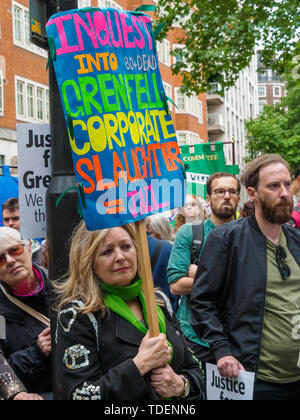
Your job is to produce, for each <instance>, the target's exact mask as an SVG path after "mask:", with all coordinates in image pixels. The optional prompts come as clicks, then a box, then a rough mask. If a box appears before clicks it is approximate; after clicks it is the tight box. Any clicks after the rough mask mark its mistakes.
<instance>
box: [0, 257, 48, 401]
mask: <svg viewBox="0 0 300 420" xmlns="http://www.w3.org/2000/svg"><path fill="white" fill-rule="evenodd" d="M34 267H35V268H36V269H38V270H39V272H40V273H41V275H42V278H43V282H44V287H43V289H42V290H41V291H40V293H39V294H38V295H36V296H30V297H24V298H20V297H18V299H19V300H20V301H22V302H24V303H25V304H26V305H28V306H30V307H31V308H33V309H35V310H36V311H38V312H40V313H42V314H43V315H46V316H48V299H47V274H46V272H45V271H44V270H43V269H42V268H41V267H39V266H37V265H35V264H34ZM1 284H2V286H4V287H5V288H6V290H7V291H8V292H9V288H8V287H7V285H6V284H5V283H1ZM0 315H3V316H4V317H5V320H6V339H5V340H4V341H1V340H0V348H1V349H2V350H3V354H4V356H5V357H6V358H7V360H8V363H9V364H10V366H11V368H12V369H13V370H14V372H15V374H16V375H17V377H18V378H19V379H20V380H21V381H22V383H23V384H24V385H25V387H26V389H27V390H28V392H32V393H43V392H49V391H51V389H52V382H51V365H50V359H51V358H50V357H46V356H45V355H44V353H43V352H42V351H41V350H40V348H39V346H38V344H37V339H38V336H39V334H40V333H41V332H42V331H43V330H44V329H45V328H46V326H45V325H44V324H42V323H41V322H40V321H38V320H37V319H35V318H33V317H32V316H31V315H29V314H28V313H27V312H24V311H23V310H22V309H20V308H18V307H17V306H16V305H14V304H13V303H12V302H10V301H9V300H8V299H7V297H6V296H5V295H4V294H3V292H2V291H1V289H0Z"/></svg>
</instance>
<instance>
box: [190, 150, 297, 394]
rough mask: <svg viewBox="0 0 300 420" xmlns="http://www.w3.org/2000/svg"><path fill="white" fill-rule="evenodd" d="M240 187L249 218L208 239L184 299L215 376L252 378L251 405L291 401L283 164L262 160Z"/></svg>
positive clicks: (289, 240)
mask: <svg viewBox="0 0 300 420" xmlns="http://www.w3.org/2000/svg"><path fill="white" fill-rule="evenodd" d="M242 181H243V183H244V185H245V187H246V188H247V191H248V195H249V198H250V199H251V200H252V201H253V202H254V205H255V214H254V215H253V216H251V217H248V218H246V219H241V220H240V221H238V222H236V223H230V224H226V225H222V226H220V227H217V228H216V229H215V230H214V231H213V232H212V233H211V234H210V236H209V237H208V239H207V241H206V244H205V246H204V249H203V253H202V257H201V260H200V264H199V266H198V270H197V273H196V278H195V282H194V285H193V290H192V294H191V322H192V327H193V328H194V330H195V332H196V333H197V335H198V337H200V338H201V339H202V340H206V341H207V342H208V343H209V344H210V349H211V352H212V355H213V356H214V359H215V361H216V363H217V366H218V370H219V372H220V374H221V375H222V376H224V377H235V376H238V374H239V371H240V370H247V371H250V372H254V373H255V374H256V383H255V388H254V399H255V400H271V399H274V400H298V401H299V400H300V353H299V351H300V334H299V330H300V322H299V320H300V232H299V231H298V230H297V229H293V228H292V227H290V226H289V225H287V224H286V223H287V222H288V221H289V219H290V217H291V213H292V209H293V197H292V189H291V185H292V179H291V173H290V169H289V165H288V164H287V162H286V161H285V160H284V159H283V158H282V157H281V156H279V155H263V156H261V157H259V158H257V159H256V160H254V161H253V162H251V163H250V164H248V165H247V167H246V169H245V172H244V174H243V177H242ZM212 250H213V252H212Z"/></svg>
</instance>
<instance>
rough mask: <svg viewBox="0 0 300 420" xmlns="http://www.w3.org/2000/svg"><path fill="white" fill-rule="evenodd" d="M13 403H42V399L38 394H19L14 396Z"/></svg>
mask: <svg viewBox="0 0 300 420" xmlns="http://www.w3.org/2000/svg"><path fill="white" fill-rule="evenodd" d="M13 400H14V401H42V400H44V398H42V397H41V396H40V395H38V394H29V393H28V392H19V394H17V395H15V396H14V398H13Z"/></svg>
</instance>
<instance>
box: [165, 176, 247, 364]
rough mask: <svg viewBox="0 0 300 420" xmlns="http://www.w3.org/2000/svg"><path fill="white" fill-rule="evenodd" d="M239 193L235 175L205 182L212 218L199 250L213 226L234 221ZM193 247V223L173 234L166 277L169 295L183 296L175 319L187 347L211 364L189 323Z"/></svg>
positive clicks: (194, 270)
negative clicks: (173, 239)
mask: <svg viewBox="0 0 300 420" xmlns="http://www.w3.org/2000/svg"><path fill="white" fill-rule="evenodd" d="M240 191H241V185H240V182H239V180H238V179H237V178H236V177H235V176H234V175H231V174H229V173H227V172H217V173H215V174H213V175H211V176H210V178H209V179H208V181H207V197H206V200H207V202H208V204H209V205H210V207H211V215H210V217H209V218H208V219H206V220H205V221H204V222H203V228H204V229H203V230H204V238H203V244H202V247H203V245H204V243H205V241H206V239H207V237H208V235H209V234H210V232H211V231H212V230H214V229H215V227H216V226H220V225H222V224H224V223H228V222H232V221H233V220H234V218H235V214H236V210H237V207H238V204H239V200H240V197H239V196H240ZM192 244H193V223H187V224H184V225H183V226H181V227H180V229H179V231H178V232H177V234H176V238H175V242H174V245H173V249H172V252H171V256H170V259H169V264H168V269H167V273H168V280H169V283H170V290H171V293H173V294H175V295H182V299H181V303H180V306H179V309H178V312H177V318H178V320H179V322H180V325H181V328H182V330H183V333H184V335H185V337H186V340H187V343H188V346H189V347H190V349H191V350H192V351H193V352H194V355H195V356H196V357H197V358H198V360H200V361H201V362H207V361H210V360H211V355H210V348H209V345H208V344H207V343H205V342H203V341H201V340H200V338H198V337H197V335H196V333H195V332H194V330H193V328H192V327H191V323H190V293H191V291H192V287H193V283H194V278H195V274H196V271H197V268H198V267H197V265H196V264H191V248H192ZM201 251H202V249H201ZM201 251H200V254H199V258H200V256H201ZM212 252H213V250H212Z"/></svg>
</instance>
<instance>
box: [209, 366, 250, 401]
mask: <svg viewBox="0 0 300 420" xmlns="http://www.w3.org/2000/svg"><path fill="white" fill-rule="evenodd" d="M254 381H255V374H254V373H251V372H242V371H240V374H239V376H238V377H237V378H224V377H222V376H221V375H220V374H219V371H218V368H217V366H215V365H211V364H209V363H207V364H206V390H207V399H208V401H224V400H233V401H234V400H235V401H251V400H253V391H254Z"/></svg>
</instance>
